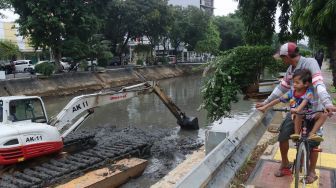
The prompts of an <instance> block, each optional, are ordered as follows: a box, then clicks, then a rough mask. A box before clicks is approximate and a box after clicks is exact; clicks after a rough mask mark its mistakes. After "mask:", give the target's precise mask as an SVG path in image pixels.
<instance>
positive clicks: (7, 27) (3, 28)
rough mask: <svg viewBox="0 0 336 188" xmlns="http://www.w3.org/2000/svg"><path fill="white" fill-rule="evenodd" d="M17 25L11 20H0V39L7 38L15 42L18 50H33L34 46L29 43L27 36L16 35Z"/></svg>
mask: <svg viewBox="0 0 336 188" xmlns="http://www.w3.org/2000/svg"><path fill="white" fill-rule="evenodd" d="M15 27H17V26H16V25H15V24H14V23H13V22H0V40H1V39H3V40H9V41H11V42H12V43H14V44H17V45H18V47H19V50H20V52H34V51H35V50H34V48H33V47H32V46H30V45H29V41H28V39H27V38H23V37H22V36H19V35H18V32H17V30H16V28H15Z"/></svg>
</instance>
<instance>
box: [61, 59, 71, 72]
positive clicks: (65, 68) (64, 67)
mask: <svg viewBox="0 0 336 188" xmlns="http://www.w3.org/2000/svg"><path fill="white" fill-rule="evenodd" d="M60 63H61V65H62V68H63V70H69V68H70V64H69V63H68V62H63V61H60Z"/></svg>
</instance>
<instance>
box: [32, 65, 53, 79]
mask: <svg viewBox="0 0 336 188" xmlns="http://www.w3.org/2000/svg"><path fill="white" fill-rule="evenodd" d="M54 70H55V66H54V65H53V64H51V63H50V62H43V63H41V64H38V65H35V71H36V72H37V73H40V74H43V75H45V76H50V75H51V74H52V73H53V72H54Z"/></svg>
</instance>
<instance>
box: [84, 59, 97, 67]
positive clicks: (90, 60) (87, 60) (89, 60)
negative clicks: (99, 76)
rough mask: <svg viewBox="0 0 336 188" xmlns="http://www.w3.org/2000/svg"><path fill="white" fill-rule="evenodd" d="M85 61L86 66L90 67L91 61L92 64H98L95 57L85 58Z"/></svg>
mask: <svg viewBox="0 0 336 188" xmlns="http://www.w3.org/2000/svg"><path fill="white" fill-rule="evenodd" d="M86 62H87V65H88V67H91V63H93V65H94V66H98V62H97V59H91V58H86Z"/></svg>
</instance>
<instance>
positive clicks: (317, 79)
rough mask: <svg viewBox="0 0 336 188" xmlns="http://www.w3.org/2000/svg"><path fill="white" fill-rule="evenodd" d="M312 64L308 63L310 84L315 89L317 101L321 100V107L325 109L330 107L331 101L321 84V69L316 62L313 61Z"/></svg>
mask: <svg viewBox="0 0 336 188" xmlns="http://www.w3.org/2000/svg"><path fill="white" fill-rule="evenodd" d="M313 61H314V62H309V67H308V69H309V70H310V72H311V74H312V82H313V86H314V88H316V91H317V95H318V97H319V99H320V100H321V102H322V104H323V106H325V107H326V108H328V107H332V106H333V104H332V101H331V97H330V95H329V93H328V91H327V89H326V86H325V85H324V83H323V77H322V73H321V69H320V67H319V65H318V63H317V61H316V60H314V59H313Z"/></svg>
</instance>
